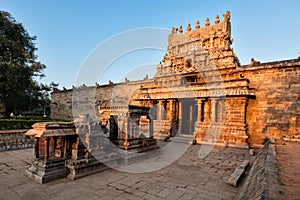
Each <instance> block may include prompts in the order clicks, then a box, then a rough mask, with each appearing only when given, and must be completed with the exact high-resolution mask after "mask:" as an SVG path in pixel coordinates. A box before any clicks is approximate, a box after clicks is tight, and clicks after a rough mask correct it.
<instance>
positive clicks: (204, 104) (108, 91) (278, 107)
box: [51, 12, 300, 147]
mask: <svg viewBox="0 0 300 200" xmlns="http://www.w3.org/2000/svg"><path fill="white" fill-rule="evenodd" d="M186 30H187V31H183V27H182V26H180V27H179V29H178V28H172V32H171V34H170V35H169V38H168V47H167V51H168V53H167V54H166V55H165V56H164V58H163V59H162V62H160V63H159V64H158V65H157V68H156V74H155V76H154V77H153V79H148V77H146V78H145V79H144V80H140V81H133V82H130V81H126V82H124V83H117V84H114V83H112V82H110V83H109V84H108V85H101V86H99V85H98V84H96V86H91V87H86V86H82V87H80V88H81V89H82V90H81V91H82V93H81V96H83V97H86V98H87V99H88V98H89V95H88V93H86V95H85V93H84V91H85V90H95V100H94V101H89V100H87V101H86V102H83V101H79V100H78V101H77V100H76V99H74V98H72V95H74V92H78V91H77V90H76V89H75V88H73V89H70V90H62V91H55V92H53V93H52V95H51V97H52V98H51V114H52V117H60V118H64V117H66V118H70V117H73V115H72V107H73V106H76V105H78V104H85V103H87V102H92V104H90V106H92V107H94V109H96V111H97V112H96V113H97V115H96V116H95V118H96V119H97V120H98V121H100V122H102V124H108V127H112V126H111V124H110V123H112V122H110V120H109V119H110V117H111V116H113V115H114V116H116V115H117V116H119V117H118V118H119V119H120V118H122V116H124V112H125V111H124V110H126V109H124V108H127V105H136V106H145V107H149V108H150V110H149V112H150V119H149V120H150V121H149V123H151V126H153V132H154V133H153V134H154V137H165V136H171V137H172V136H177V135H180V134H186V135H191V136H192V137H193V138H194V142H196V143H201V144H203V143H208V144H217V145H224V146H233V147H248V146H249V145H250V146H261V144H262V143H263V141H264V139H265V138H282V137H284V136H287V135H299V134H300V131H299V127H300V103H299V94H300V78H299V77H300V67H299V66H300V58H297V59H292V60H284V61H276V62H269V63H260V62H258V61H255V60H254V59H252V60H251V63H250V64H249V65H241V64H240V62H239V60H238V57H237V56H236V55H235V53H234V51H233V49H232V48H231V46H230V45H231V44H232V42H233V40H232V38H231V23H230V13H229V12H226V13H225V14H224V15H223V20H222V21H221V20H220V18H219V16H217V17H216V19H215V22H214V24H212V23H210V21H209V19H206V23H205V26H204V27H201V25H200V23H199V22H197V23H196V25H195V28H194V29H193V28H192V26H191V25H190V24H188V26H187V29H186ZM80 88H79V89H80ZM84 88H85V90H83V89H84ZM77 89H78V88H77ZM90 99H92V98H90ZM87 106H89V105H87ZM124 106H125V107H124ZM123 122H124V120H123V121H122V120H119V121H118V122H117V127H118V131H119V133H118V137H121V131H120V129H122V128H121V126H122V123H123ZM145 122H146V123H147V120H145V118H144V117H142V116H140V117H139V118H137V120H136V121H135V123H136V124H138V123H141V124H143V123H145ZM127 130H129V129H127ZM110 132H111V129H110ZM138 135H139V134H138ZM138 135H137V136H138Z"/></svg>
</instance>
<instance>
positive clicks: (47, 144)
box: [44, 137, 50, 160]
mask: <svg viewBox="0 0 300 200" xmlns="http://www.w3.org/2000/svg"><path fill="white" fill-rule="evenodd" d="M49 140H50V138H48V137H46V138H44V142H45V160H47V159H48V158H49V155H50V153H49Z"/></svg>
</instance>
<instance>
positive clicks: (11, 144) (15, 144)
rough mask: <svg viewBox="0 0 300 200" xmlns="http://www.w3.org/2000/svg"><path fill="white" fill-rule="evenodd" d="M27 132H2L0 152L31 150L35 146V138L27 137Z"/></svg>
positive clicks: (0, 133) (0, 132)
mask: <svg viewBox="0 0 300 200" xmlns="http://www.w3.org/2000/svg"><path fill="white" fill-rule="evenodd" d="M26 131H27V129H26V130H3V131H0V151H8V150H17V149H26V148H31V147H33V145H34V142H33V138H32V137H30V136H26V135H25V133H26Z"/></svg>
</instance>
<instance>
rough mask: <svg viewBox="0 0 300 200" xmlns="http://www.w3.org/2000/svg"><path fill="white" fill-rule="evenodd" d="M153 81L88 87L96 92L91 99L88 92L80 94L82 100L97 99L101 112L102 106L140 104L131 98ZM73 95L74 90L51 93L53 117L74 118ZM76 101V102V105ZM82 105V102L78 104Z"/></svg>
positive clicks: (97, 107) (96, 105)
mask: <svg viewBox="0 0 300 200" xmlns="http://www.w3.org/2000/svg"><path fill="white" fill-rule="evenodd" d="M151 82H153V80H148V79H147V80H143V81H132V82H131V81H127V82H124V83H117V84H113V83H111V84H108V85H98V86H94V87H86V88H87V90H88V89H89V88H90V89H92V90H94V89H96V90H94V91H95V94H93V95H94V96H92V97H90V96H88V95H90V93H89V92H88V91H84V90H83V91H82V92H81V93H80V95H81V96H80V100H85V99H93V98H95V99H96V102H95V103H96V104H95V108H96V109H98V110H99V107H100V106H112V105H121V106H124V105H128V104H138V103H137V102H133V101H131V100H130V97H131V96H132V95H133V94H134V93H135V92H136V91H137V90H139V88H140V87H141V86H142V85H143V84H146V83H151ZM72 95H73V90H72V89H70V90H61V91H56V92H52V93H51V117H53V118H73V113H72V101H73V99H72ZM75 101H76V100H74V103H75ZM77 103H79V104H80V103H81V102H77ZM97 115H98V119H100V118H101V113H97Z"/></svg>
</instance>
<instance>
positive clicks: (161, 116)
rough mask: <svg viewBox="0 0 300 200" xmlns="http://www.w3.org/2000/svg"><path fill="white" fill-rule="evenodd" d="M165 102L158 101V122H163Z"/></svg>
mask: <svg viewBox="0 0 300 200" xmlns="http://www.w3.org/2000/svg"><path fill="white" fill-rule="evenodd" d="M163 106H164V104H163V101H162V100H158V104H157V120H163V112H164V110H163Z"/></svg>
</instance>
